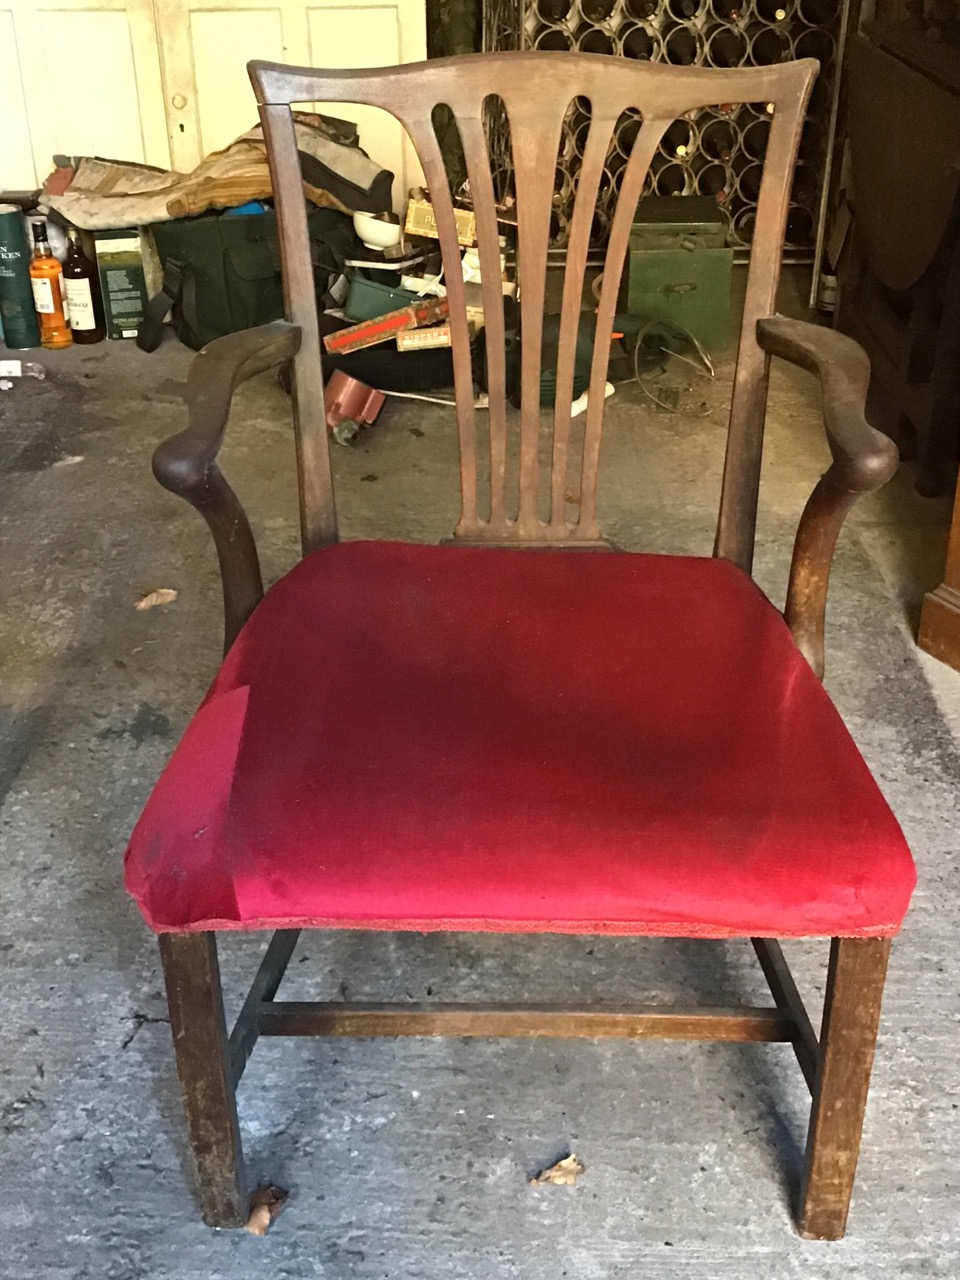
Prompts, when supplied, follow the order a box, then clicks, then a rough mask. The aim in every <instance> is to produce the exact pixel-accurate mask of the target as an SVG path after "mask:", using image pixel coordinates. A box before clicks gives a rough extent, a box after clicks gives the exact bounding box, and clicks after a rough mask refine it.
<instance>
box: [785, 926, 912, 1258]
mask: <svg viewBox="0 0 960 1280" xmlns="http://www.w3.org/2000/svg"><path fill="white" fill-rule="evenodd" d="M889 955H890V939H889V938H834V939H833V943H832V945H831V948H830V970H829V974H828V976H827V993H826V999H825V1001H824V1009H823V1029H822V1031H821V1035H820V1062H819V1067H818V1070H817V1079H816V1085H815V1087H814V1091H813V1109H812V1111H811V1114H810V1131H809V1133H808V1135H807V1152H806V1168H805V1170H804V1177H803V1185H802V1187H801V1191H800V1210H799V1214H798V1227H799V1230H800V1234H801V1235H802V1236H804V1237H805V1238H806V1239H808V1240H839V1239H840V1238H841V1237H842V1236H843V1233H844V1230H845V1228H846V1225H847V1211H848V1209H849V1207H850V1194H851V1192H852V1190H853V1177H854V1174H855V1173H856V1169H857V1156H858V1155H859V1152H860V1134H861V1130H862V1128H863V1114H864V1110H865V1108H866V1104H867V1091H868V1089H869V1087H870V1071H871V1069H872V1067H873V1053H874V1047H875V1045H876V1041H877V1026H878V1024H879V1020H880V1002H881V999H882V997H883V982H884V978H885V976H886V972H887V959H888V957H889Z"/></svg>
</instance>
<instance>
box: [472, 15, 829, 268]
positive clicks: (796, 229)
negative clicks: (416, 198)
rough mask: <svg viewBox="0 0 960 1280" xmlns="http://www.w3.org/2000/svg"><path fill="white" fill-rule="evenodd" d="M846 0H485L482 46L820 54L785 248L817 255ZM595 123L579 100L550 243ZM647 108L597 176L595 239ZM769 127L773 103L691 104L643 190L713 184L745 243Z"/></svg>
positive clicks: (702, 191) (761, 57)
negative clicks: (769, 108) (702, 107)
mask: <svg viewBox="0 0 960 1280" xmlns="http://www.w3.org/2000/svg"><path fill="white" fill-rule="evenodd" d="M846 15H847V4H846V3H845V2H844V0H486V4H485V6H484V23H483V35H484V48H485V49H490V50H494V49H556V50H562V49H579V50H581V51H583V52H585V53H607V54H619V55H620V56H621V57H624V58H636V59H640V60H643V61H652V62H670V63H674V64H677V65H681V66H688V65H694V64H695V65H698V66H714V67H735V66H767V65H769V64H771V63H776V62H782V61H785V60H787V59H790V58H807V57H813V58H817V59H818V61H819V62H820V75H819V76H818V78H817V80H816V83H815V86H814V92H813V97H812V100H811V103H810V110H809V115H808V119H807V124H806V126H805V128H804V131H803V137H802V140H801V143H800V155H799V158H798V162H797V170H796V176H795V178H794V184H793V191H792V194H791V202H790V212H789V216H788V218H787V236H786V239H787V251H788V255H789V256H790V257H791V258H793V259H794V260H809V258H810V257H811V256H812V255H813V252H814V247H815V245H816V243H817V238H818V232H819V231H820V222H821V211H822V207H823V201H824V199H825V189H826V187H827V178H828V173H829V169H830V163H831V151H832V147H831V138H832V132H833V129H834V127H835V117H836V98H837V94H836V78H837V67H838V63H839V55H840V52H841V48H840V46H841V43H842V40H843V35H844V27H845V24H846ZM490 125H491V130H490V141H491V147H492V150H493V154H494V157H495V161H496V164H497V167H498V169H499V171H500V175H501V176H500V185H501V187H502V188H505V187H506V186H508V185H509V169H510V155H509V138H508V132H507V130H506V128H505V121H504V119H503V118H502V114H496V113H494V114H493V115H492V116H491V118H490ZM588 126H589V104H588V103H578V102H575V103H574V104H573V105H572V107H571V110H570V112H569V113H568V115H567V120H566V123H565V125H564V132H563V139H562V142H561V147H560V154H559V156H558V159H557V190H556V197H555V201H554V205H555V210H556V217H555V220H554V226H553V231H552V238H551V244H552V247H553V248H554V249H562V248H563V247H564V245H565V244H566V238H567V228H568V224H569V220H570V217H571V216H572V212H573V195H574V188H575V183H576V176H577V173H578V170H579V165H580V160H581V158H582V155H583V146H584V143H585V141H586V135H587V128H588ZM638 128H639V117H637V119H631V118H630V116H629V115H627V116H625V117H623V118H622V119H621V120H620V121H619V122H618V125H617V129H616V132H615V136H614V140H613V145H612V147H611V150H610V153H609V155H608V156H607V165H606V170H605V173H604V177H603V180H602V182H601V199H600V203H599V207H598V212H597V219H596V222H595V224H594V231H593V240H594V245H595V247H597V248H602V246H603V244H604V242H605V238H606V233H607V230H608V227H609V221H610V218H611V217H612V213H613V209H614V207H615V205H616V198H617V194H618V192H619V186H620V182H621V181H622V177H623V169H624V166H625V164H626V160H627V157H628V156H629V154H630V147H631V146H632V143H633V140H634V138H635V137H636V134H637V130H638ZM769 128H770V116H769V114H768V113H767V105H766V103H763V102H758V103H729V104H724V105H723V106H722V107H720V108H718V109H708V110H702V111H697V112H692V113H691V114H690V115H688V116H683V117H680V118H679V119H678V120H676V121H675V122H674V123H673V124H672V125H671V126H670V128H669V129H668V130H667V133H666V135H665V137H664V138H663V141H662V143H661V145H660V148H659V151H658V154H657V155H656V157H655V159H654V161H653V164H652V165H651V169H650V173H649V175H648V177H647V185H646V187H645V193H656V194H657V195H707V196H712V197H713V198H714V199H715V200H716V201H717V203H718V205H719V207H720V210H721V212H722V214H723V218H724V221H725V223H726V224H727V229H728V236H729V240H728V243H730V244H731V245H733V246H734V247H735V248H740V249H748V248H749V246H750V243H751V241H752V238H753V227H754V223H755V221H756V209H757V196H758V194H759V185H760V175H761V172H762V167H763V158H764V153H765V150H766V145H767V135H768V133H769Z"/></svg>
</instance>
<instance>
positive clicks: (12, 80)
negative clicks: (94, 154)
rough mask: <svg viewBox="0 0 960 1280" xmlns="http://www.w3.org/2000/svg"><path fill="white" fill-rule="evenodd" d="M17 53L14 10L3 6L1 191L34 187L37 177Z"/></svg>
mask: <svg viewBox="0 0 960 1280" xmlns="http://www.w3.org/2000/svg"><path fill="white" fill-rule="evenodd" d="M18 53H19V50H18V47H17V32H16V29H15V27H14V20H13V13H12V11H11V10H10V9H0V121H2V122H3V146H2V148H0V191H2V190H7V191H19V190H24V191H31V190H32V189H33V187H34V186H35V185H36V181H37V174H36V167H35V165H34V162H33V148H32V146H31V143H30V129H29V126H28V124H27V104H26V102H25V100H24V96H23V83H22V81H21V79H20V63H19V60H18Z"/></svg>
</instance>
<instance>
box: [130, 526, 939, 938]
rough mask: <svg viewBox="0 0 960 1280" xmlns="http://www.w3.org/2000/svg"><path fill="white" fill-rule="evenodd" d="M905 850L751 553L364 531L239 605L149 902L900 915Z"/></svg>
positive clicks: (360, 917) (159, 906)
mask: <svg viewBox="0 0 960 1280" xmlns="http://www.w3.org/2000/svg"><path fill="white" fill-rule="evenodd" d="M914 875H915V873H914V867H913V861H912V859H911V856H910V853H909V851H908V849H907V846H906V844H905V842H904V839H903V836H902V834H901V832H900V829H899V827H898V826H897V823H896V820H895V819H894V817H893V815H892V814H891V812H890V810H889V808H888V807H887V805H886V803H885V801H884V799H883V797H882V796H881V794H880V792H879V790H878V788H877V786H876V784H875V783H874V781H873V779H872V778H871V776H870V774H869V772H868V770H867V767H866V765H865V763H864V761H863V759H862V757H861V756H860V754H859V752H858V750H857V748H856V746H855V745H854V743H853V741H852V740H851V738H850V736H849V734H848V732H847V730H846V729H845V728H844V726H843V724H842V722H841V720H840V717H839V715H838V714H837V712H836V710H835V709H834V707H833V705H832V703H831V702H830V700H829V698H828V697H827V695H826V693H825V692H824V691H823V689H822V688H821V686H820V684H819V683H818V681H817V680H816V679H815V677H814V675H813V673H812V672H811V671H810V669H809V668H808V666H807V664H806V663H805V662H804V660H803V659H802V658H801V656H800V654H799V653H798V651H797V649H796V648H795V646H794V644H793V641H792V639H791V637H790V634H789V632H788V631H787V629H786V627H785V625H784V623H783V620H782V618H781V617H780V615H779V614H778V613H777V611H776V610H775V609H774V608H773V606H772V605H771V604H770V603H769V601H768V600H767V599H766V597H765V596H763V594H762V593H761V592H760V590H759V589H758V588H757V587H756V586H755V585H754V584H753V583H752V582H751V581H750V579H749V578H748V577H747V576H746V575H745V574H743V573H742V572H741V571H740V570H739V569H737V568H735V567H734V566H733V565H731V564H729V563H726V562H724V561H718V560H707V559H688V558H676V557H669V556H648V555H627V554H608V555H600V554H595V555H594V554H588V553H584V552H563V551H558V552H550V553H545V552H528V551H509V550H492V549H491V550H485V549H479V550H477V549H468V548H463V547H427V546H413V545H406V544H397V543H374V542H354V543H346V544H342V545H340V546H334V547H330V548H329V549H327V550H323V551H319V552H316V553H314V554H313V555H311V556H309V557H307V559H305V560H304V561H303V562H302V563H301V564H300V565H298V566H297V568H295V569H294V570H293V571H292V572H291V573H290V574H288V575H287V576H286V577H285V578H284V579H283V580H282V581H281V582H279V583H278V584H277V585H276V586H275V587H273V588H272V590H270V591H269V592H268V593H267V595H266V598H265V599H264V601H263V603H262V604H261V605H260V606H259V608H258V609H257V610H256V612H255V613H254V615H253V617H252V618H251V619H250V621H249V622H248V623H247V625H246V627H245V628H244V630H243V632H242V633H241V635H240V637H239V639H238V640H237V642H236V644H235V645H234V646H233V648H232V649H231V651H230V653H229V655H228V656H227V658H226V660H225V662H224V664H223V667H222V669H221V671H220V673H219V675H218V676H217V678H216V680H215V681H214V683H213V686H212V687H211V689H210V691H209V693H208V694H207V696H206V698H205V700H204V702H203V705H202V706H201V708H200V710H199V711H198V712H197V714H196V716H195V717H194V718H193V721H192V722H191V724H190V726H189V727H188V729H187V731H186V733H185V735H184V737H183V739H182V741H181V743H180V745H179V746H178V748H177V750H176V752H175V754H174V756H173V758H172V760H171V761H170V763H169V765H168V766H167V769H166V771H165V772H164V774H163V776H162V777H161V779H160V781H159V783H158V784H157V787H156V789H155V791H154V793H153V795H152V796H151V798H150V800H149V802H148V804H147V806H146V809H145V810H144V813H143V815H142V817H141V818H140V821H139V823H138V824H137V827H136V830H135V831H134V833H133V837H132V839H131V842H130V847H129V850H128V853H127V868H126V876H127V886H128V888H129V890H130V892H131V893H132V894H133V895H134V897H135V898H136V899H137V901H138V902H139V904H140V907H141V909H142V911H143V914H144V916H145V917H146V919H147V922H148V923H149V924H150V925H151V926H152V927H153V928H154V929H156V930H160V931H163V930H195V929H210V928H220V929H233V928H240V929H256V928H266V927H277V926H293V925H303V926H323V927H345V928H346V927H349V928H374V929H418V930H420V929H422V930H431V929H485V930H498V931H516V932H525V931H530V932H535V931H562V932H570V931H576V932H581V931H582V932H590V933H630V934H659V935H668V934H674V935H691V936H699V937H726V936H731V935H745V934H754V935H774V936H780V937H791V936H801V935H807V934H819V935H848V936H849V935H878V934H890V933H894V932H895V931H896V930H897V929H898V927H899V925H900V923H901V920H902V918H903V915H904V912H905V911H906V908H907V904H908V901H909V898H910V893H911V890H912V889H913V885H914Z"/></svg>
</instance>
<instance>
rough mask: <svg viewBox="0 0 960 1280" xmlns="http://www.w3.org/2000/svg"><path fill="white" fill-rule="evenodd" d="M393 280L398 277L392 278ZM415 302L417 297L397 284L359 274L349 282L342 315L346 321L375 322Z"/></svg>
mask: <svg viewBox="0 0 960 1280" xmlns="http://www.w3.org/2000/svg"><path fill="white" fill-rule="evenodd" d="M394 279H395V280H398V277H396V276H394ZM416 301H417V295H416V294H415V293H411V292H410V290H409V289H401V288H400V285H399V282H398V283H397V284H393V283H390V284H387V283H385V282H384V281H382V280H373V279H371V278H370V277H369V276H363V275H360V274H359V273H358V274H357V275H355V276H354V277H353V279H352V280H351V281H350V292H349V293H348V294H347V300H346V302H344V304H343V314H344V315H345V316H346V317H347V319H348V320H353V321H354V322H359V321H361V320H377V319H379V317H380V316H385V315H386V314H387V312H389V311H399V310H400V308H401V307H409V305H410V304H411V302H416Z"/></svg>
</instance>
